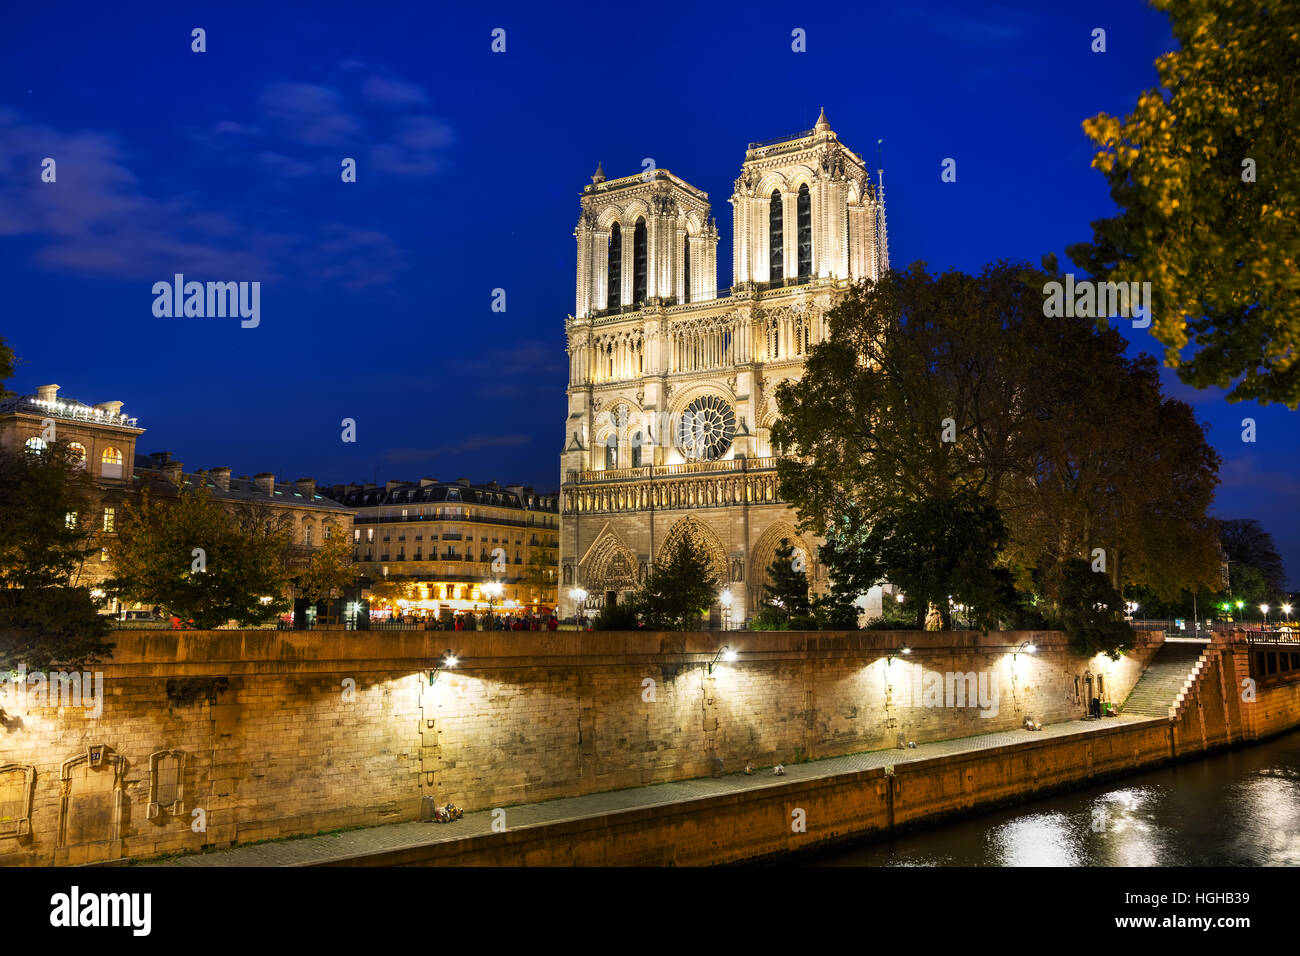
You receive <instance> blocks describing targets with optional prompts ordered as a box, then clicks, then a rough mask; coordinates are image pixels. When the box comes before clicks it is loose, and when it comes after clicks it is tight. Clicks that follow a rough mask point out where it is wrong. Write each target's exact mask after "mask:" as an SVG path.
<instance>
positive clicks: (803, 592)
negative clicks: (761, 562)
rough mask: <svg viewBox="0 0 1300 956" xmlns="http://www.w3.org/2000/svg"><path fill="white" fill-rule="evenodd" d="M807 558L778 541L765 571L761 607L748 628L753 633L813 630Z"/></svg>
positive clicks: (783, 541) (787, 544)
mask: <svg viewBox="0 0 1300 956" xmlns="http://www.w3.org/2000/svg"><path fill="white" fill-rule="evenodd" d="M806 561H807V556H806V555H804V554H803V553H802V552H801V551H798V550H797V549H796V548H795V547H794V545H792V544H791V543H790V540H789V539H788V538H782V539H781V544H780V545H779V546H778V547H777V549H776V553H775V554H774V555H773V557H772V563H771V564H769V565H768V567H767V576H768V579H769V580H770V582H771V583H770V584H764V585H763V603H762V605H761V606H760V607H759V609H758V613H756V614H755V615H754V619H753V621H752V622H751V623H750V627H751V628H752V629H754V630H756V631H790V630H794V631H804V630H812V629H814V628H815V622H814V621H813V616H812V601H811V600H810V598H809V596H808V572H807V571H806V570H805V567H806Z"/></svg>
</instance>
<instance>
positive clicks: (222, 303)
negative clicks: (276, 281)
mask: <svg viewBox="0 0 1300 956" xmlns="http://www.w3.org/2000/svg"><path fill="white" fill-rule="evenodd" d="M153 294H154V296H155V298H154V300H153V314H154V315H155V316H157V317H158V318H160V319H171V318H177V319H179V318H198V319H224V318H226V317H230V318H235V317H236V316H238V317H239V318H240V319H242V320H243V321H241V322H240V323H239V325H240V327H241V328H245V329H255V328H257V327H258V325H259V324H260V323H261V321H262V283H260V282H208V283H206V284H205V283H202V282H186V281H185V275H184V273H181V272H178V273H176V275H175V277H174V278H173V280H172V281H171V282H165V281H164V282H155V283H154V284H153Z"/></svg>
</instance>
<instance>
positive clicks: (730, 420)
mask: <svg viewBox="0 0 1300 956" xmlns="http://www.w3.org/2000/svg"><path fill="white" fill-rule="evenodd" d="M735 437H736V413H735V412H734V411H733V410H732V408H731V406H730V405H728V404H727V403H726V402H725V401H723V400H722V399H721V398H719V397H718V396H716V395H705V396H702V397H700V398H697V399H695V401H693V402H691V403H690V404H689V405H687V406H686V409H685V411H683V412H682V417H681V419H680V420H679V421H678V423H677V448H678V450H679V451H681V453H682V455H683V456H684V457H685V458H686V459H687V460H688V461H716V460H717V459H719V458H721V457H722V456H723V455H725V454H726V453H727V449H728V448H730V447H731V442H732V439H734V438H735Z"/></svg>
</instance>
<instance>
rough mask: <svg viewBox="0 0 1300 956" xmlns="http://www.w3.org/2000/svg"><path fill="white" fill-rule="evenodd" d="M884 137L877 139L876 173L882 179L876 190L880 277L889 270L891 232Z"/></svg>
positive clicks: (877, 264) (877, 252) (877, 267)
mask: <svg viewBox="0 0 1300 956" xmlns="http://www.w3.org/2000/svg"><path fill="white" fill-rule="evenodd" d="M884 143H885V141H884V140H883V139H878V140H876V163H877V169H876V175H877V176H878V177H879V179H880V186H879V188H878V189H877V191H876V236H877V241H876V276H875V278H877V279H879V278H880V276H881V274H882V273H885V272H888V271H889V233H888V232H887V231H886V227H885V160H884V157H883V155H882V154H883V152H884V149H883V147H884Z"/></svg>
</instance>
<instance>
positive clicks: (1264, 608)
mask: <svg viewBox="0 0 1300 956" xmlns="http://www.w3.org/2000/svg"><path fill="white" fill-rule="evenodd" d="M1259 610H1260V612H1261V613H1262V614H1263V615H1264V626H1265V627H1268V605H1267V604H1261V605H1260V606H1259Z"/></svg>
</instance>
